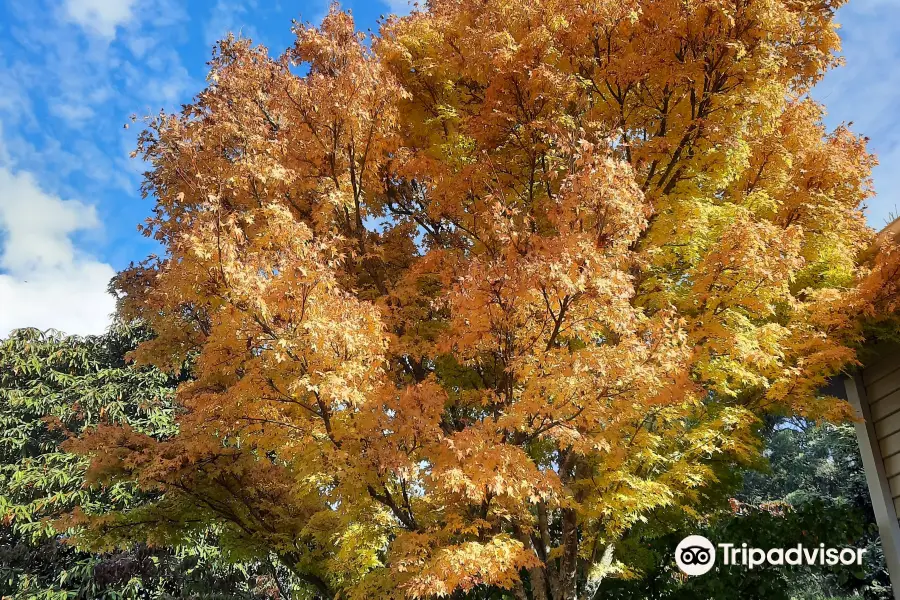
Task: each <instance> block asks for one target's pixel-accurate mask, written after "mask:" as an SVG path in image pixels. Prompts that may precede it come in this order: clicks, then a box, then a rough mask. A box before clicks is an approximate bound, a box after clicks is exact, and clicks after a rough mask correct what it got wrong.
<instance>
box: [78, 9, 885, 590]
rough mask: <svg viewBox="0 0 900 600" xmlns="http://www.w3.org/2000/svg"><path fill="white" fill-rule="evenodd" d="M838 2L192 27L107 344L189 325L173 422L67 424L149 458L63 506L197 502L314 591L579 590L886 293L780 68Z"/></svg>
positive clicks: (187, 509) (230, 548)
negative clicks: (189, 57)
mask: <svg viewBox="0 0 900 600" xmlns="http://www.w3.org/2000/svg"><path fill="white" fill-rule="evenodd" d="M839 4H840V2H838V1H827V0H826V1H824V2H822V1H819V0H816V1H812V0H809V1H807V0H799V1H793V0H792V1H790V2H787V1H784V0H690V1H687V2H685V1H684V0H628V1H626V2H622V1H621V0H581V1H576V2H572V1H571V0H566V1H562V0H434V1H432V2H430V3H429V5H428V10H427V11H425V12H419V13H414V14H413V15H412V16H410V17H406V18H402V19H396V18H391V19H389V20H387V21H386V22H385V23H384V25H383V26H382V29H381V32H380V35H379V36H378V37H377V38H375V39H373V40H371V44H366V43H365V39H364V37H363V36H362V35H360V34H358V33H356V32H355V29H354V26H353V22H352V20H351V18H350V16H349V15H347V14H345V13H342V12H340V11H338V10H337V9H336V8H334V9H332V11H331V12H330V14H329V15H328V16H327V17H326V18H325V20H324V21H323V23H322V26H321V27H320V28H313V27H305V26H300V25H298V26H296V27H295V33H296V43H295V45H294V46H293V47H292V48H290V49H289V50H288V51H287V52H286V53H285V54H284V55H282V56H281V57H279V58H274V59H273V58H271V57H269V55H268V53H267V51H266V49H265V48H262V47H253V46H252V45H251V43H250V42H249V41H246V40H235V39H233V38H229V39H228V40H225V41H224V42H222V43H221V44H220V45H219V47H218V52H217V54H216V55H215V57H214V59H213V61H212V63H211V65H210V74H209V86H208V88H207V89H206V90H205V91H203V92H202V93H201V94H200V95H199V96H198V97H197V100H196V102H195V103H193V104H191V105H188V106H186V107H185V108H184V110H183V111H182V112H181V113H180V114H177V115H168V114H163V115H160V116H159V117H158V118H156V119H153V120H151V121H150V123H149V128H148V129H147V131H146V132H145V133H144V134H143V135H142V136H141V140H140V146H139V149H138V153H139V154H140V155H142V156H143V157H144V158H145V159H146V160H147V161H149V163H150V165H151V167H150V171H149V172H148V173H147V175H146V179H145V184H144V192H145V194H146V195H147V196H151V197H152V198H153V201H154V203H155V207H154V210H153V214H152V216H151V217H150V218H149V219H148V222H147V225H146V229H145V232H146V233H147V235H150V236H153V237H154V238H155V239H156V240H158V241H159V242H160V243H161V244H162V245H163V247H164V248H165V253H164V256H162V257H151V258H150V259H148V260H147V261H145V262H143V263H142V264H140V265H137V266H133V267H132V268H129V269H128V270H126V271H124V272H123V273H121V274H120V275H119V276H118V278H117V280H116V282H115V287H116V289H117V291H118V292H119V294H120V297H121V316H122V317H123V318H124V319H126V320H135V321H138V322H141V323H144V324H146V325H148V326H150V327H152V329H153V330H154V332H156V333H157V334H158V335H157V337H155V338H154V339H152V340H150V341H148V342H145V343H144V344H142V345H141V346H140V347H139V348H138V350H137V352H136V353H135V357H136V358H137V360H138V362H139V363H141V364H146V363H151V364H153V365H156V366H158V367H160V368H163V369H169V370H171V369H176V368H178V367H180V365H182V364H183V362H184V361H185V359H186V358H187V357H188V356H192V357H195V360H193V363H192V364H193V368H192V371H191V374H190V381H187V382H185V383H184V384H182V385H181V386H179V389H178V393H177V401H178V404H179V406H180V407H182V408H183V412H182V413H180V414H179V417H178V425H179V433H178V434H177V435H175V436H173V437H171V438H168V439H165V440H160V439H157V438H155V437H153V436H152V435H147V434H146V433H145V432H141V431H140V430H138V429H135V428H133V427H127V426H125V427H100V428H98V429H97V430H96V432H94V433H93V434H91V435H88V436H86V437H84V438H83V439H81V440H80V441H79V442H77V443H75V444H73V445H72V448H73V449H76V450H78V451H80V452H83V453H86V454H90V455H92V457H93V459H92V464H91V474H92V477H94V478H97V480H98V481H100V482H102V483H104V484H105V485H108V486H113V487H114V486H116V485H122V484H124V483H125V482H133V483H135V484H136V485H137V486H138V487H139V488H140V489H142V490H144V491H145V492H148V493H149V492H152V493H155V494H157V496H156V501H155V502H153V503H150V504H144V505H142V506H140V507H138V508H136V509H132V510H123V511H121V512H120V513H119V514H118V515H113V516H110V515H107V516H104V517H103V518H98V519H91V518H85V519H81V520H78V521H77V522H83V523H84V524H85V525H86V526H87V527H88V529H87V530H86V531H85V533H84V534H83V535H82V536H81V538H80V539H81V542H82V543H84V544H91V545H93V547H95V548H100V549H109V548H112V547H116V546H121V545H123V544H125V545H128V544H132V543H134V542H151V543H154V544H156V543H159V544H174V545H178V544H181V543H184V541H185V540H186V539H189V536H191V535H194V534H195V533H196V532H197V531H199V530H201V529H203V528H207V527H210V526H214V527H216V528H217V529H218V530H219V531H221V537H220V540H221V541H222V543H223V547H224V548H225V549H226V552H228V553H233V554H235V555H240V556H244V557H249V558H254V557H255V558H260V557H264V556H269V555H270V554H274V555H277V556H278V557H279V559H280V561H281V562H282V564H283V565H284V566H285V567H286V568H288V569H290V570H291V572H292V573H293V575H294V576H295V577H296V578H297V579H299V580H301V581H303V582H304V584H305V586H306V590H307V592H308V594H309V595H310V596H313V597H319V598H336V597H341V598H347V597H356V598H369V597H380V598H390V597H430V596H442V595H449V594H453V593H461V592H465V591H469V590H475V592H476V593H481V591H484V590H488V589H491V588H493V589H505V590H509V592H508V593H509V594H512V595H514V596H515V597H517V598H520V599H525V598H532V599H535V600H544V599H548V598H552V599H553V600H574V599H575V598H585V597H590V596H592V595H594V593H595V591H596V590H597V586H598V582H599V581H600V580H601V577H602V576H604V575H606V574H608V573H609V572H610V570H611V569H612V570H615V569H618V568H620V565H619V564H617V563H616V561H615V554H614V548H615V545H616V544H617V543H618V542H619V541H620V540H621V539H622V538H623V536H624V535H625V534H627V533H628V531H629V530H631V529H632V528H633V527H634V526H636V525H637V524H639V523H642V522H644V521H646V520H647V519H648V518H650V517H652V516H653V515H655V514H658V511H659V510H660V509H667V510H671V511H679V510H680V511H686V512H687V513H688V514H695V513H696V509H695V508H692V507H695V506H702V505H703V504H704V503H705V502H708V501H709V500H710V497H709V496H710V494H712V491H711V490H712V488H711V487H710V484H713V483H715V481H716V479H717V474H718V473H719V472H720V471H722V470H723V465H725V466H727V465H729V464H731V465H733V464H735V463H746V462H748V461H752V460H753V459H754V457H755V456H756V455H757V453H758V447H759V444H758V440H757V438H756V436H755V433H754V427H755V424H756V422H757V418H758V416H759V415H763V414H785V415H796V416H800V417H804V418H828V419H840V418H842V417H844V416H846V415H847V413H848V409H847V406H846V405H845V404H844V403H842V402H840V401H838V400H836V399H833V398H827V397H822V396H821V395H820V394H818V392H817V390H818V389H819V388H820V387H821V386H822V384H823V383H824V382H825V380H826V378H827V377H828V376H830V375H832V374H834V373H836V372H838V370H839V369H841V368H842V367H843V366H844V365H846V364H848V363H850V362H852V361H853V359H854V351H853V349H852V345H853V343H855V342H856V341H857V340H858V338H859V336H860V328H859V322H860V321H861V320H862V319H863V318H871V317H873V316H875V315H879V314H885V313H887V312H890V311H892V310H894V309H895V308H896V302H897V291H898V290H897V283H898V277H897V274H898V265H900V261H898V260H897V259H896V256H897V253H896V251H893V250H890V249H884V251H882V252H880V253H879V254H878V257H877V258H876V259H873V260H872V261H868V259H867V254H866V253H867V252H868V249H869V247H870V246H871V244H872V243H873V233H872V231H871V230H870V229H869V228H867V227H866V225H865V220H864V216H863V214H862V212H861V208H860V207H861V203H862V202H863V201H864V200H865V199H866V198H867V197H868V196H869V195H870V194H871V189H870V171H871V167H872V165H873V164H874V159H873V157H872V156H871V155H869V154H868V153H867V152H866V150H865V140H864V139H862V138H859V137H857V136H855V135H853V134H851V133H850V132H849V131H848V130H847V129H846V128H844V127H841V128H838V129H837V130H835V131H831V132H829V131H826V129H825V128H824V126H823V125H822V123H821V114H822V108H821V107H820V106H819V105H817V104H816V103H815V102H813V101H812V100H809V99H807V98H806V97H805V94H806V92H807V91H808V90H809V89H810V87H811V86H812V85H813V84H814V83H815V82H816V81H818V80H819V78H820V77H821V76H822V74H823V73H824V71H825V70H826V69H828V68H829V67H831V66H833V65H834V64H836V62H837V58H836V54H835V53H836V52H837V49H838V43H839V40H838V37H837V34H836V31H835V24H834V22H833V16H834V10H835V9H836V8H837V6H839ZM297 66H301V67H302V70H301V71H300V72H302V73H304V74H303V75H298V74H297V73H298V70H297V69H295V68H294V67H297ZM867 261H868V262H867ZM726 470H727V469H726Z"/></svg>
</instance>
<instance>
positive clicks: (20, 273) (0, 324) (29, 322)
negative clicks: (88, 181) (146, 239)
mask: <svg viewBox="0 0 900 600" xmlns="http://www.w3.org/2000/svg"><path fill="white" fill-rule="evenodd" d="M97 227H99V220H98V218H97V214H96V211H95V210H94V207H92V206H89V205H86V204H84V203H82V202H79V201H76V200H63V199H61V198H59V197H57V196H53V195H50V194H48V193H46V192H45V191H44V190H42V189H41V187H40V185H39V184H38V182H37V181H36V180H35V179H34V177H33V176H32V175H31V174H30V173H27V172H14V171H13V170H11V168H9V167H7V166H0V337H4V336H6V335H7V334H8V333H9V331H10V330H12V329H15V328H18V327H38V328H40V329H47V328H54V329H60V330H62V331H65V332H66V333H73V334H82V335H84V334H91V333H102V332H103V331H104V330H105V329H106V328H107V327H108V325H109V322H110V315H111V314H112V312H113V310H114V307H115V301H114V299H113V298H112V296H110V295H109V294H108V293H107V292H106V287H107V284H108V283H109V280H110V278H111V277H112V276H113V275H114V274H115V271H114V269H113V268H112V267H111V266H110V265H108V264H106V263H103V262H100V261H98V260H96V259H95V258H93V257H91V256H89V255H85V254H84V253H82V252H80V251H79V250H78V249H77V248H76V246H75V244H74V242H73V240H72V237H71V236H72V235H73V234H75V233H77V232H79V231H84V230H91V229H95V228H97Z"/></svg>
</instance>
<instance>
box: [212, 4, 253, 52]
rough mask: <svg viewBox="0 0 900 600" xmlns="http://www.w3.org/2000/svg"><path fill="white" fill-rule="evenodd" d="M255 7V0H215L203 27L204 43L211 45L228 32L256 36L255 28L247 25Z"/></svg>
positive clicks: (250, 36)
mask: <svg viewBox="0 0 900 600" xmlns="http://www.w3.org/2000/svg"><path fill="white" fill-rule="evenodd" d="M256 8H257V5H256V0H216V3H215V5H213V9H212V13H211V14H210V16H209V20H208V21H207V22H206V26H205V27H204V28H203V38H204V40H205V41H206V45H207V46H212V45H213V44H215V43H216V42H217V41H219V40H220V39H222V38H224V37H225V36H226V35H228V34H229V33H233V34H234V35H235V36H237V35H241V36H243V37H249V38H254V39H255V38H257V37H258V36H257V35H256V29H255V28H254V27H252V26H250V25H248V23H249V22H250V20H251V19H250V17H251V16H252V11H254V10H255V9H256Z"/></svg>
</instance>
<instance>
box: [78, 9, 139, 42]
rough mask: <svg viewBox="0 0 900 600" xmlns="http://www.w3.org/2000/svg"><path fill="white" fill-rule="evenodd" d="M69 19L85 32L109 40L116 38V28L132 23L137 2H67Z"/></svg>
mask: <svg viewBox="0 0 900 600" xmlns="http://www.w3.org/2000/svg"><path fill="white" fill-rule="evenodd" d="M65 2H66V4H65V8H66V14H67V15H68V17H69V19H70V20H72V21H74V22H75V23H78V24H79V25H81V27H82V28H84V29H85V31H88V32H90V33H94V34H97V35H99V36H101V37H104V38H106V39H108V40H111V39H113V38H115V37H116V28H118V27H120V26H122V25H125V24H126V23H128V22H129V21H131V19H132V17H133V16H134V12H133V10H132V9H133V8H134V3H135V0H65Z"/></svg>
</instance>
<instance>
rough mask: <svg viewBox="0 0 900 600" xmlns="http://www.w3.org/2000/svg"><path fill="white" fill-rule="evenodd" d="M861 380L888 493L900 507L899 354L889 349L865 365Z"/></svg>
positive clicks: (895, 504) (896, 505)
mask: <svg viewBox="0 0 900 600" xmlns="http://www.w3.org/2000/svg"><path fill="white" fill-rule="evenodd" d="M862 381H863V383H864V384H865V387H866V397H867V399H868V402H869V411H870V417H871V419H872V421H871V422H872V425H874V429H875V436H876V437H877V438H878V446H879V448H880V449H881V456H882V458H883V460H884V472H885V475H886V476H887V478H888V486H889V488H890V494H891V496H892V498H893V500H894V506H895V507H900V354H898V353H896V352H890V353H888V354H887V356H883V357H882V358H881V360H879V361H878V362H876V363H875V364H873V365H871V366H869V367H867V368H866V369H865V370H864V371H863V374H862Z"/></svg>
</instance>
